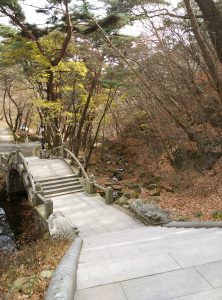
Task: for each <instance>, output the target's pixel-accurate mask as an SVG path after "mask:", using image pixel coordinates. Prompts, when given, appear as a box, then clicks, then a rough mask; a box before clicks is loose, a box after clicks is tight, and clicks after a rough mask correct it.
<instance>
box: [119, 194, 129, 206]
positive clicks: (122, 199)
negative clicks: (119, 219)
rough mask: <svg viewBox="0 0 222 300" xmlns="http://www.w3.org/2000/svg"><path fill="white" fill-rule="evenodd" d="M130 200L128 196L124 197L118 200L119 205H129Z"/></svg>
mask: <svg viewBox="0 0 222 300" xmlns="http://www.w3.org/2000/svg"><path fill="white" fill-rule="evenodd" d="M128 201H129V199H128V198H127V197H126V196H122V197H120V198H119V200H118V204H119V205H128Z"/></svg>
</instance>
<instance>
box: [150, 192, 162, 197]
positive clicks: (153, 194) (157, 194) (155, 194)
mask: <svg viewBox="0 0 222 300" xmlns="http://www.w3.org/2000/svg"><path fill="white" fill-rule="evenodd" d="M150 196H160V191H156V192H153V193H151V194H150Z"/></svg>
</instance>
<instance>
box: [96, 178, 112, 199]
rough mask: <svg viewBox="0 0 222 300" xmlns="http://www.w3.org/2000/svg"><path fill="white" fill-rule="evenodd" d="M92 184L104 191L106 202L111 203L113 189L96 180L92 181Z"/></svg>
mask: <svg viewBox="0 0 222 300" xmlns="http://www.w3.org/2000/svg"><path fill="white" fill-rule="evenodd" d="M94 186H95V187H96V188H98V189H100V190H102V191H104V192H105V195H106V203H107V204H111V203H113V189H112V188H111V187H108V188H106V187H104V186H102V185H100V184H98V183H96V182H94Z"/></svg>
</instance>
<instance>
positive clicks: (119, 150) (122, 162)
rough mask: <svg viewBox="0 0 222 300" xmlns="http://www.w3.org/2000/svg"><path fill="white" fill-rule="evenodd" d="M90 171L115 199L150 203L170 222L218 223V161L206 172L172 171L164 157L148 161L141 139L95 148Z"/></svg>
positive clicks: (221, 204)
mask: <svg viewBox="0 0 222 300" xmlns="http://www.w3.org/2000/svg"><path fill="white" fill-rule="evenodd" d="M90 171H91V172H92V173H94V174H95V175H96V177H97V179H98V181H100V182H101V183H103V184H106V185H112V186H113V188H114V190H116V191H117V193H118V196H121V195H125V196H127V197H128V198H130V199H131V200H133V199H135V198H141V199H143V200H144V202H151V203H153V204H155V205H157V206H158V207H160V208H162V209H165V210H167V211H168V212H169V213H170V216H171V219H172V220H178V221H191V220H192V221H200V220H201V221H203V220H214V221H216V220H222V176H221V174H222V159H221V158H219V159H218V160H217V161H216V163H215V164H214V165H213V166H212V168H210V169H207V170H200V171H198V170H196V169H195V168H193V167H192V166H189V167H188V168H187V169H186V170H184V169H183V170H177V171H175V169H174V168H172V166H171V165H170V163H169V161H168V160H167V158H166V155H165V154H162V155H161V156H160V157H157V158H156V159H155V160H153V159H152V160H151V159H150V157H149V151H148V150H147V148H146V145H145V144H144V142H143V141H142V140H138V139H135V138H127V139H126V138H125V139H124V140H121V139H120V140H118V141H114V142H112V143H111V144H109V145H108V146H107V148H106V149H95V154H94V156H93V160H92V165H91V167H90ZM102 178H103V179H102ZM117 203H118V202H117Z"/></svg>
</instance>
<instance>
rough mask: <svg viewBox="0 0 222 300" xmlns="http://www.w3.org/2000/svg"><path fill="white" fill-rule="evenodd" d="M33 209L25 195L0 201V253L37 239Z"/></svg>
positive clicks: (5, 197) (2, 197) (3, 196)
mask: <svg viewBox="0 0 222 300" xmlns="http://www.w3.org/2000/svg"><path fill="white" fill-rule="evenodd" d="M34 224H35V222H34V215H33V209H32V207H31V205H30V203H29V201H28V199H27V195H26V193H19V194H17V195H14V196H12V197H7V196H5V195H1V199H0V251H9V252H10V251H12V250H13V249H14V248H19V247H20V246H21V245H22V244H27V243H30V242H33V241H35V240H36V239H37V235H36V231H35V225H34Z"/></svg>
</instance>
